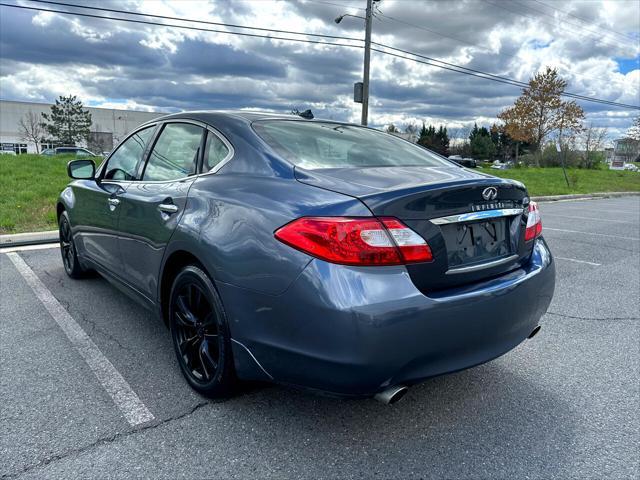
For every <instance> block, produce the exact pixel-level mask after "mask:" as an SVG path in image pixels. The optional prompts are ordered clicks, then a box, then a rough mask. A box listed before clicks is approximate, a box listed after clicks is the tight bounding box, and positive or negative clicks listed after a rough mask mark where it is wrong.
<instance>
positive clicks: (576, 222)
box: [0, 197, 640, 479]
mask: <svg viewBox="0 0 640 480" xmlns="http://www.w3.org/2000/svg"><path fill="white" fill-rule="evenodd" d="M541 210H542V219H543V225H544V227H543V234H544V236H545V238H546V239H547V241H548V243H549V245H550V247H551V249H552V252H553V253H554V255H555V257H556V265H557V275H558V278H557V286H556V294H555V298H554V300H553V303H552V305H551V307H550V310H549V313H548V314H547V315H546V316H545V317H544V318H543V322H542V325H543V328H542V331H541V332H540V334H539V335H538V336H536V337H535V339H533V340H531V341H527V342H525V343H523V344H522V345H520V346H519V347H518V348H516V349H515V350H514V351H512V352H510V353H508V354H507V355H505V356H503V357H501V358H499V359H497V360H494V361H492V362H490V363H487V364H485V365H482V366H480V367H477V368H474V369H471V370H467V371H463V372H459V373H456V374H452V375H447V376H443V377H439V378H435V379H431V380H429V381H427V382H425V383H424V384H422V385H420V386H417V387H414V388H412V389H411V390H410V391H409V393H408V394H407V395H406V397H405V398H404V400H403V401H401V402H400V403H398V404H396V405H393V406H385V405H382V404H380V403H377V402H375V401H373V400H340V399H332V398H325V397H319V396H314V395H311V394H307V393H302V392H298V391H295V390H290V389H287V388H283V387H279V386H253V387H251V388H249V389H247V391H246V392H245V393H244V394H243V395H240V396H238V397H236V398H233V399H231V400H228V401H226V402H217V403H216V402H210V401H207V400H206V399H204V398H202V397H200V396H198V395H197V394H195V393H193V392H192V391H191V390H190V389H189V388H188V387H187V385H186V383H185V382H184V381H183V379H182V377H181V374H180V372H179V370H178V367H177V364H176V362H175V359H174V354H173V351H172V348H171V342H170V337H169V334H168V331H167V330H166V329H165V327H164V326H163V325H162V324H161V322H160V321H159V320H156V319H155V318H154V317H153V316H152V315H151V314H150V313H148V312H147V311H145V310H144V309H142V308H141V307H139V306H138V305H137V304H135V303H133V302H132V301H130V300H129V299H128V297H126V296H125V295H123V294H122V293H120V292H119V291H118V290H116V289H114V288H113V287H112V286H110V285H109V284H108V283H107V282H106V281H104V280H102V279H101V278H91V279H86V280H81V281H74V280H70V279H69V278H67V277H66V275H65V273H64V271H63V268H62V263H61V261H60V257H59V252H58V250H57V249H41V250H27V251H20V252H14V253H12V254H11V255H9V254H0V269H1V270H0V271H1V291H0V294H1V297H0V302H1V310H2V320H1V321H0V333H1V336H0V360H1V361H0V402H1V406H0V431H1V432H2V434H1V435H0V475H2V477H3V478H5V477H6V478H14V477H19V478H43V477H47V478H87V477H102V478H114V477H119V478H124V477H154V478H166V477H171V478H175V477H188V478H196V477H197V478H271V477H278V478H283V477H284V478H300V477H305V478H319V477H323V478H326V477H341V478H361V477H366V478H373V477H377V478H391V477H393V478H416V477H419V478H424V477H439V478H442V477H446V478H462V477H466V478H488V477H493V478H563V479H564V478H605V477H608V478H616V479H618V478H638V477H639V476H640V460H639V459H640V456H639V455H638V453H639V451H640V415H639V408H640V382H639V380H638V379H639V378H640V323H639V320H640V318H639V317H640V294H639V292H640V197H623V198H614V199H605V200H590V201H571V202H556V203H546V204H543V205H542V207H541ZM20 259H22V260H24V263H25V264H26V266H27V270H25V269H24V267H22V269H21V270H19V269H18V268H17V267H16V265H22V264H21V263H20ZM25 271H32V272H34V273H35V277H36V280H34V279H33V278H31V277H28V275H27V276H26V277H25ZM34 281H35V282H36V284H39V285H44V287H46V288H45V289H41V290H37V288H36V290H37V291H39V292H40V295H39V296H36V293H35V292H34V290H33V288H32V286H30V285H34V283H33V282H34ZM38 281H39V282H41V283H38ZM28 282H30V283H28ZM46 291H48V292H50V293H51V294H52V295H53V297H55V300H54V301H53V302H54V303H51V302H50V303H48V304H47V301H49V300H50V299H49V300H47V298H48V297H43V296H42V295H44V294H43V292H46ZM52 305H53V306H52ZM55 305H61V306H62V307H63V308H58V309H57V310H56V308H57V307H56V306H55ZM47 307H48V308H49V309H47ZM52 308H53V310H51V309H52ZM52 311H53V312H54V315H52V313H51V312H52ZM56 312H57V313H56ZM55 315H58V317H57V320H56V319H54V317H55ZM69 318H70V319H71V321H72V322H74V324H77V325H79V326H80V327H81V329H82V330H81V331H80V333H81V332H82V331H83V332H84V333H86V336H87V338H88V339H89V342H88V343H87V342H86V338H85V337H73V335H75V334H78V332H77V331H76V332H73V331H71V334H70V333H69V331H68V330H67V332H66V333H65V331H63V329H62V328H61V325H65V324H64V322H65V321H67V320H69ZM60 322H62V323H60ZM69 335H70V336H69ZM74 338H75V340H72V339H74ZM83 342H84V343H83ZM83 345H84V347H86V348H85V350H82V348H84V347H83ZM87 345H88V346H87ZM91 345H93V346H94V347H95V351H94V350H92V349H93V348H94V347H91ZM92 352H98V354H101V355H102V356H103V357H100V358H104V359H107V363H109V365H111V366H112V367H113V371H115V372H116V374H118V375H120V380H122V382H124V383H121V384H116V385H115V387H113V388H115V389H116V392H118V393H119V394H123V392H122V391H121V390H118V388H120V387H122V385H124V386H125V387H127V388H129V390H128V391H127V392H128V393H129V394H131V395H133V397H126V395H125V397H126V398H125V404H126V405H129V406H130V405H131V402H130V401H133V402H134V404H135V402H139V403H137V404H135V405H137V406H138V407H140V408H143V409H144V410H143V413H144V412H147V413H148V414H149V415H148V416H146V417H145V416H144V415H143V416H142V417H141V418H139V421H138V422H137V423H136V420H135V419H134V421H133V422H132V420H131V417H127V416H126V415H124V414H123V411H124V410H123V408H128V407H126V405H125V407H122V406H121V405H120V404H117V402H114V398H113V395H112V394H113V391H112V392H111V393H112V394H110V393H109V392H108V391H107V390H105V388H104V386H103V384H104V382H101V381H99V375H98V374H96V373H94V371H95V363H93V364H92V363H91V362H95V361H96V358H94V357H92V356H91V355H92V354H93V353H92ZM90 365H93V368H94V370H92V369H91V368H90ZM103 366H104V365H103ZM107 367H108V365H107ZM107 367H105V368H107ZM109 368H111V367H109ZM106 371H107V373H108V372H112V373H113V371H111V370H109V369H108V368H107V370H106ZM103 373H104V372H103ZM118 385H120V387H118ZM122 388H124V387H122ZM127 392H124V393H125V394H126V393H127ZM132 398H133V400H131V399H132ZM121 400H122V398H121ZM127 402H129V403H127ZM119 405H120V406H119ZM135 405H134V406H135Z"/></svg>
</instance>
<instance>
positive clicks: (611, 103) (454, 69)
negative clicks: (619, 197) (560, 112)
mask: <svg viewBox="0 0 640 480" xmlns="http://www.w3.org/2000/svg"><path fill="white" fill-rule="evenodd" d="M371 43H372V44H375V45H377V46H379V47H384V48H388V49H390V50H395V51H399V52H402V53H406V54H408V55H414V56H416V57H419V58H424V59H427V60H428V61H420V60H416V59H414V58H410V57H406V56H403V55H399V54H395V53H391V52H387V51H384V50H379V49H375V48H372V49H371V50H372V51H374V52H379V53H384V54H386V55H391V56H393V57H397V58H402V59H405V60H411V61H414V62H416V63H422V64H424V65H430V66H432V67H438V68H442V69H444V70H449V71H452V72H457V73H462V74H465V75H471V76H473V77H478V78H484V79H485V80H492V81H494V82H499V83H505V84H507V85H513V86H515V87H520V88H524V89H527V88H529V84H528V83H524V82H520V81H518V80H513V79H511V78H508V77H501V76H499V75H494V74H492V73H486V72H482V71H480V70H474V69H471V68H467V67H463V66H460V65H456V64H452V63H448V62H443V61H442V60H438V59H435V58H431V57H427V56H425V55H420V54H417V53H413V52H409V51H407V50H402V49H400V48H395V47H390V46H387V45H384V44H381V43H375V42H371ZM434 61H435V62H441V63H444V64H445V65H447V66H442V65H437V64H434V63H431V62H434ZM561 95H562V96H563V97H569V98H575V99H576V100H584V101H587V102H593V103H600V104H603V105H609V106H615V107H623V108H631V109H636V110H640V106H638V105H629V104H625V103H618V102H614V101H611V100H604V99H601V98H594V97H587V96H584V95H579V94H577V93H571V92H562V93H561Z"/></svg>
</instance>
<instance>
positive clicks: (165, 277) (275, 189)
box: [58, 112, 555, 403]
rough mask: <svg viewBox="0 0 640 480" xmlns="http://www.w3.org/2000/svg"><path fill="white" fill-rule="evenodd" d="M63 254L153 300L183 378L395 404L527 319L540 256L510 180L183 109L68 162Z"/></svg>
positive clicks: (354, 132)
mask: <svg viewBox="0 0 640 480" xmlns="http://www.w3.org/2000/svg"><path fill="white" fill-rule="evenodd" d="M69 174H70V176H71V177H72V178H74V179H75V180H74V181H72V182H71V183H70V184H69V186H68V187H67V188H66V189H65V190H64V191H63V192H62V194H61V196H60V200H59V202H58V218H59V223H60V239H61V251H62V257H63V263H64V266H65V270H66V271H67V273H68V274H69V275H70V276H72V277H74V278H80V277H82V276H84V274H85V273H86V272H87V271H89V270H96V271H98V272H99V273H100V274H102V275H103V276H105V278H107V279H108V280H109V281H111V282H113V283H114V284H115V285H117V286H118V287H120V288H122V290H123V291H125V292H126V293H128V294H130V295H131V296H132V297H133V298H135V299H137V300H139V301H140V302H141V303H142V304H144V305H146V306H147V307H149V308H151V309H154V310H156V311H157V312H158V315H159V316H160V317H161V318H162V319H163V320H164V321H165V322H166V324H167V325H168V327H169V328H170V330H171V335H172V339H173V345H174V348H175V351H176V358H177V363H178V365H179V367H180V368H181V370H182V372H183V374H184V376H185V378H186V380H187V382H188V383H189V384H190V385H191V386H192V387H193V388H195V389H196V390H197V391H199V392H201V393H203V394H205V395H209V396H212V397H224V396H228V395H230V394H232V393H233V392H234V388H235V386H236V385H237V382H238V381H239V380H262V381H270V382H277V383H281V384H287V385H293V386H299V387H303V388H307V389H311V390H315V391H321V392H327V393H332V394H337V395H343V396H362V397H366V396H377V397H378V398H379V399H380V400H382V401H385V402H387V403H392V402H394V401H396V400H397V399H399V398H400V396H401V395H402V394H403V393H404V392H405V391H406V388H407V387H409V386H411V385H412V384H415V383H417V382H421V381H424V380H425V379H427V378H429V377H433V376H435V375H441V374H444V373H448V372H453V371H457V370H460V369H464V368H468V367H472V366H474V365H478V364H481V363H483V362H487V361H489V360H491V359H493V358H496V357H498V356H500V355H502V354H504V353H506V352H508V351H509V350H511V349H513V348H514V347H516V346H517V345H518V344H520V343H521V342H522V341H524V340H525V339H527V338H530V337H533V335H535V334H536V333H537V331H538V330H539V320H540V318H541V316H542V315H543V314H544V313H545V312H546V310H547V308H548V306H549V303H550V302H551V298H552V296H553V291H554V283H555V267H554V262H553V258H552V256H551V253H550V252H549V249H548V247H547V244H546V243H545V241H544V238H543V237H542V234H541V233H542V222H541V218H540V213H539V211H538V208H537V205H536V204H535V203H534V202H532V201H531V200H530V199H529V196H528V194H527V190H526V188H525V187H524V185H522V184H521V183H519V182H515V181H511V180H503V179H499V178H495V177H492V176H489V175H486V174H482V173H477V172H474V171H470V170H466V169H464V168H461V167H460V166H458V165H456V164H454V163H452V162H450V161H448V160H447V159H444V158H442V157H440V156H438V155H436V154H434V153H432V152H430V151H428V150H426V149H423V148H421V147H419V146H416V145H414V144H412V143H410V142H407V141H405V140H402V139H400V138H397V137H395V136H392V135H389V134H386V133H382V132H379V131H377V130H373V129H368V128H364V127H360V126H355V125H350V124H343V123H336V122H326V121H320V120H304V119H300V118H295V117H284V116H273V115H268V114H256V113H244V112H243V113H229V112H191V113H181V114H175V115H170V116H166V117H162V118H160V119H157V120H154V121H153V122H150V123H147V124H145V125H142V126H141V127H139V128H138V129H137V130H136V131H135V132H133V133H132V134H131V135H130V136H129V138H127V139H125V140H124V141H123V142H121V144H120V145H119V146H118V148H116V149H115V150H114V152H112V154H111V155H110V156H109V157H108V158H107V159H106V160H105V161H104V162H103V163H102V164H101V165H100V166H99V167H97V168H96V166H95V165H94V164H93V163H92V161H90V160H77V161H74V162H71V163H70V164H69Z"/></svg>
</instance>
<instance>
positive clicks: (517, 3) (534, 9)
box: [516, 2, 629, 42]
mask: <svg viewBox="0 0 640 480" xmlns="http://www.w3.org/2000/svg"><path fill="white" fill-rule="evenodd" d="M516 5H520V6H522V7H524V8H527V9H529V10H531V11H533V12H537V13H541V14H543V15H546V16H547V17H551V18H553V19H554V20H555V19H556V17H555V16H554V15H552V14H550V13H549V12H545V11H543V10H538V9H537V8H533V7H530V6H529V5H525V4H524V3H520V2H516ZM564 21H565V22H566V23H568V24H569V25H573V26H574V27H578V28H580V29H582V30H586V31H587V32H589V33H593V34H594V35H606V36H608V37H610V38H612V37H611V35H610V34H608V33H603V32H597V31H595V30H590V29H587V28H585V27H583V26H582V25H579V24H577V23H572V22H569V21H567V20H566V19H565V20H564ZM612 40H613V41H618V42H619V40H616V39H614V38H612ZM626 40H627V42H628V41H629V40H628V39H626Z"/></svg>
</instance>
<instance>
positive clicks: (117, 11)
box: [31, 0, 363, 42]
mask: <svg viewBox="0 0 640 480" xmlns="http://www.w3.org/2000/svg"><path fill="white" fill-rule="evenodd" d="M31 1H32V2H35V3H46V4H49V5H58V6H63V7H74V8H84V9H86V10H94V11H95V10H99V11H103V12H110V13H122V14H125V15H133V16H137V17H149V18H160V19H163V20H178V21H181V22H191V23H200V24H205V25H217V26H222V27H230V28H242V29H245V30H256V31H261V32H274V33H286V34H290V35H305V36H307V37H318V38H331V39H337V40H353V41H356V42H362V41H363V39H362V38H355V37H345V36H338V35H323V34H320V33H305V32H296V31H292V30H279V29H275V28H262V27H248V26H246V25H236V24H233V23H223V22H213V21H209V20H196V19H191V18H180V17H171V16H168V15H157V14H153V15H151V14H147V13H141V12H131V11H129V10H117V9H115V8H105V7H90V6H86V5H77V4H75V3H65V2H53V1H48V0H31Z"/></svg>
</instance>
